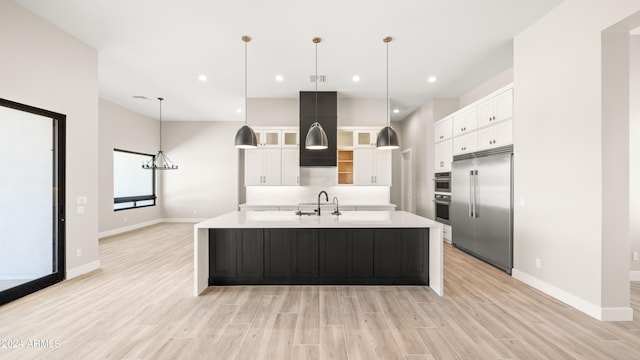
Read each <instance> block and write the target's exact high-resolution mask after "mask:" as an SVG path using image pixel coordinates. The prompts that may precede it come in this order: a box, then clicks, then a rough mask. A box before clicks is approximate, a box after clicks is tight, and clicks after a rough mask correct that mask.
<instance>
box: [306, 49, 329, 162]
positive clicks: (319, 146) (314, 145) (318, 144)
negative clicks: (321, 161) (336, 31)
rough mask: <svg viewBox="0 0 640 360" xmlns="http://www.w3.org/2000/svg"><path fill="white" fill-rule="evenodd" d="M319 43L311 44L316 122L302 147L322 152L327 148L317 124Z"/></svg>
mask: <svg viewBox="0 0 640 360" xmlns="http://www.w3.org/2000/svg"><path fill="white" fill-rule="evenodd" d="M320 41H322V40H321V39H320V38H319V37H315V38H313V43H314V44H316V77H315V79H314V81H315V83H316V121H315V122H314V123H313V124H311V127H309V131H308V132H307V137H306V138H305V141H304V147H305V148H306V149H308V150H324V149H326V148H328V147H329V140H328V139H327V133H326V132H325V131H324V129H323V128H322V125H320V123H319V122H318V43H319V42H320Z"/></svg>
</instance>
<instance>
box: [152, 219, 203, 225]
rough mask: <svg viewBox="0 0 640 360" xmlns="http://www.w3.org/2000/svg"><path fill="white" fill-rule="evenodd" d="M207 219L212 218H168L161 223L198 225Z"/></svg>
mask: <svg viewBox="0 0 640 360" xmlns="http://www.w3.org/2000/svg"><path fill="white" fill-rule="evenodd" d="M207 219H210V218H167V219H162V221H161V222H166V223H194V224H197V223H199V222H203V221H205V220H207Z"/></svg>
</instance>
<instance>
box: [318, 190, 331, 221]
mask: <svg viewBox="0 0 640 360" xmlns="http://www.w3.org/2000/svg"><path fill="white" fill-rule="evenodd" d="M322 194H324V197H325V199H327V202H329V195H327V192H326V191H324V190H322V191H320V193H319V194H318V210H317V211H318V216H320V196H322Z"/></svg>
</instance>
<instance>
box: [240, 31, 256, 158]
mask: <svg viewBox="0 0 640 360" xmlns="http://www.w3.org/2000/svg"><path fill="white" fill-rule="evenodd" d="M242 41H244V125H242V127H241V128H240V129H238V132H237V133H236V140H235V146H236V148H238V149H255V148H256V147H258V139H257V138H256V133H255V132H254V131H253V129H252V128H251V127H250V126H249V125H248V124H247V44H248V43H249V41H251V38H250V37H248V36H243V37H242Z"/></svg>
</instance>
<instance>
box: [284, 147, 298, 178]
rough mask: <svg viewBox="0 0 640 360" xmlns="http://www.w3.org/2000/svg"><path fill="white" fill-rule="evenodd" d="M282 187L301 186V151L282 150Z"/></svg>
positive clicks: (294, 149)
mask: <svg viewBox="0 0 640 360" xmlns="http://www.w3.org/2000/svg"><path fill="white" fill-rule="evenodd" d="M282 185H300V150H299V149H298V148H291V149H282Z"/></svg>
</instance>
